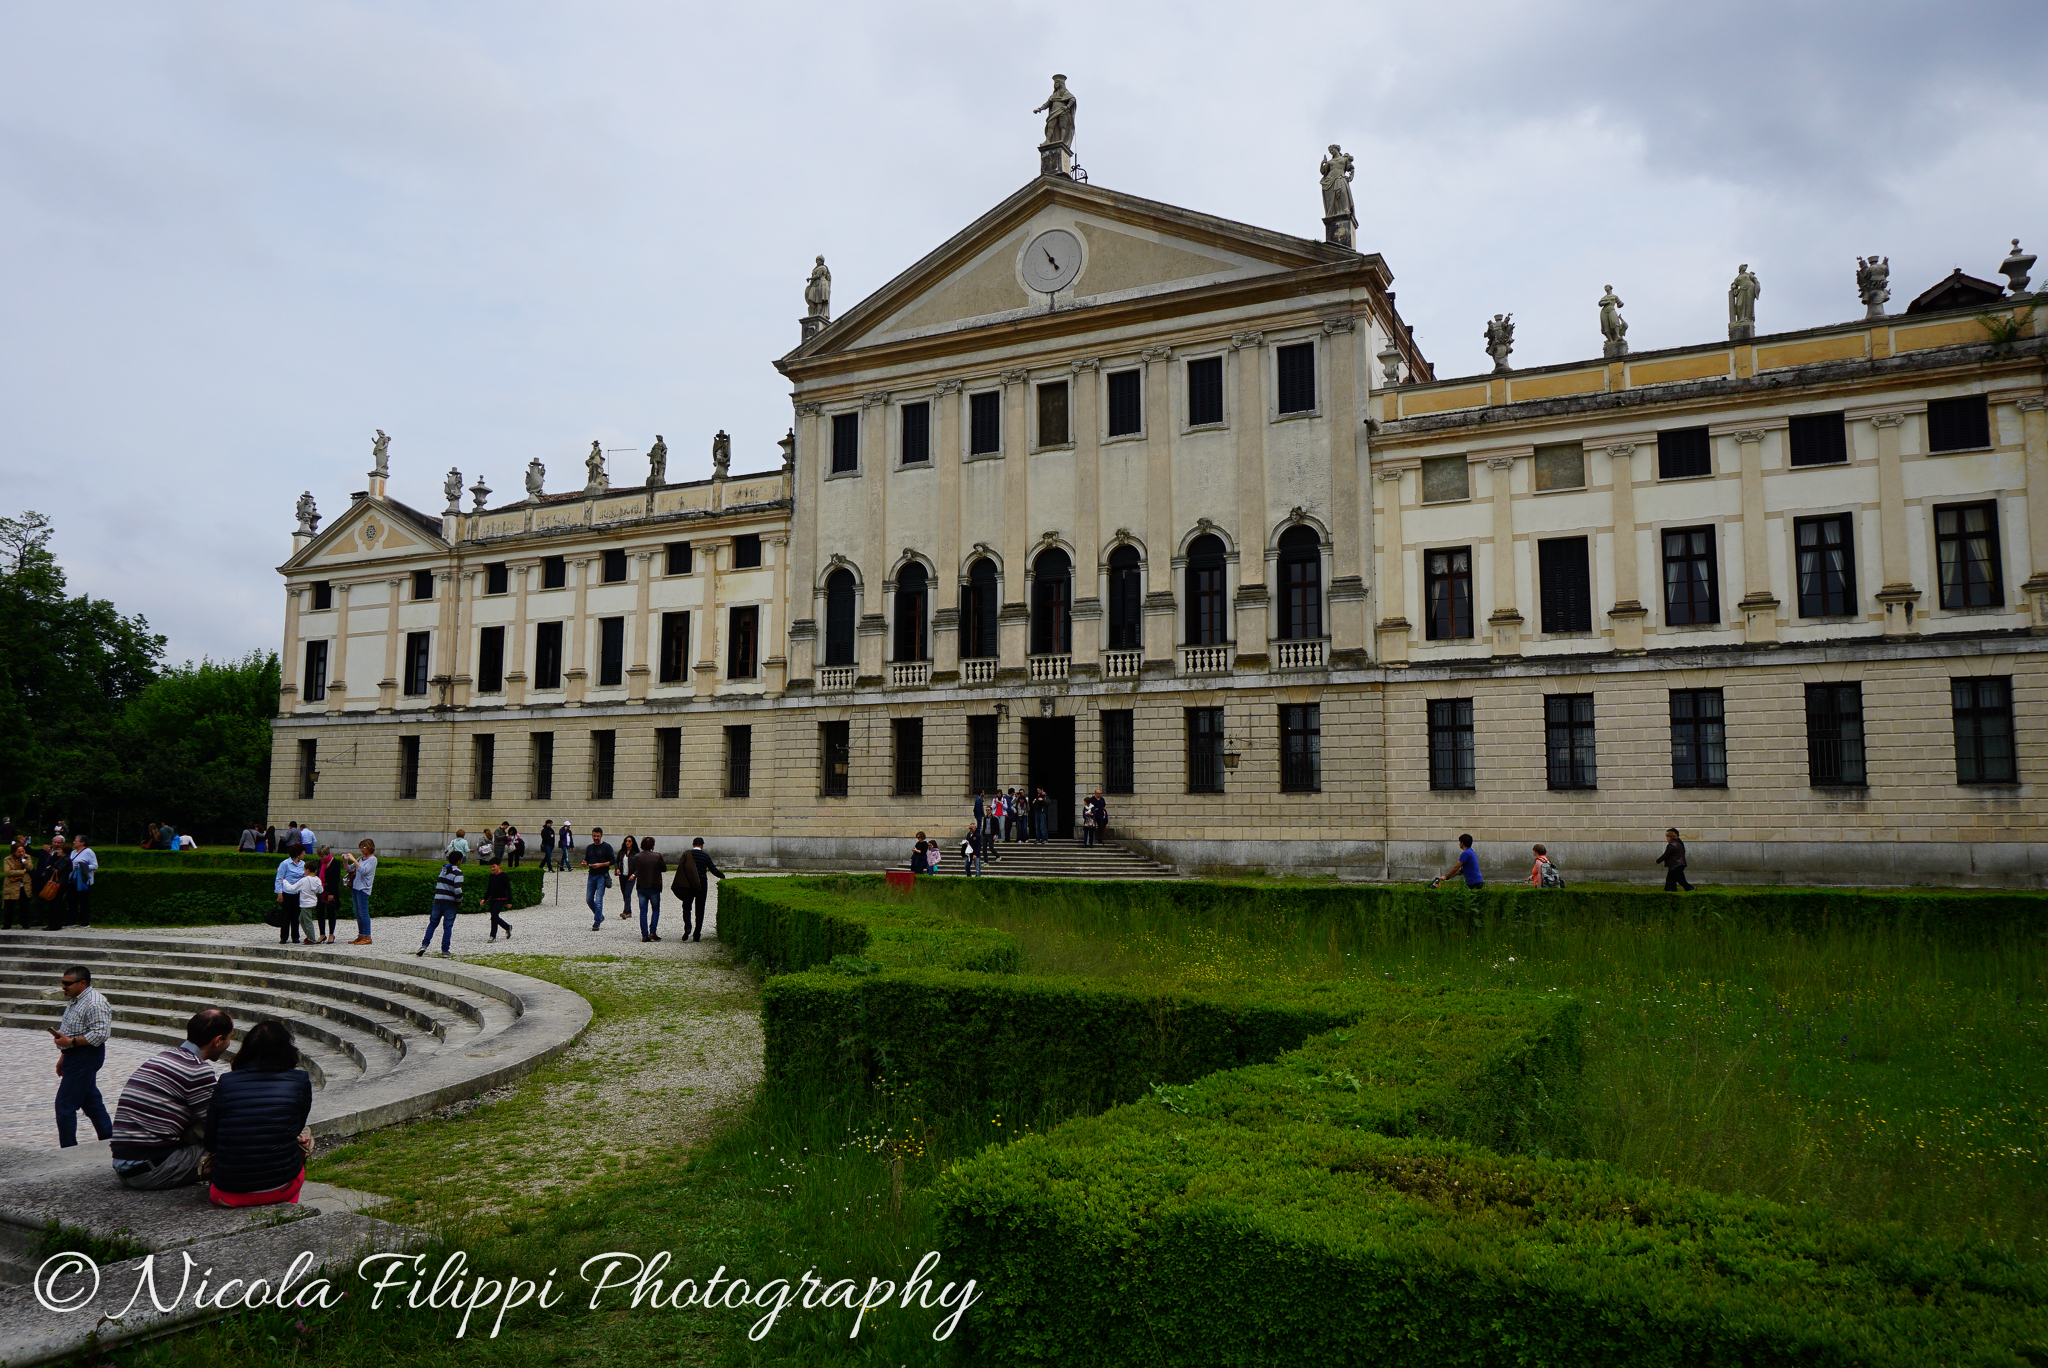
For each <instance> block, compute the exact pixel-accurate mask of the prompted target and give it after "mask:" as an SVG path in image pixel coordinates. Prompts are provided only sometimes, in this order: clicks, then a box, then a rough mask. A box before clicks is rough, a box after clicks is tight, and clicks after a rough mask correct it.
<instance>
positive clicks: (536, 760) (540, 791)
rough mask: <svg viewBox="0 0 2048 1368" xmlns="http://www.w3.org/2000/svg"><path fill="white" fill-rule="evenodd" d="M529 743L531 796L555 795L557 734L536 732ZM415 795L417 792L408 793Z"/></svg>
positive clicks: (415, 777) (416, 758)
mask: <svg viewBox="0 0 2048 1368" xmlns="http://www.w3.org/2000/svg"><path fill="white" fill-rule="evenodd" d="M412 740H413V757H412V758H413V776H412V777H413V787H414V788H415V789H417V788H418V787H419V777H420V776H419V738H418V737H416V736H415V737H413V738H412ZM527 744H528V745H529V746H531V747H532V748H533V759H532V771H531V774H530V776H529V779H528V782H529V783H530V784H531V786H532V791H531V794H530V796H531V797H533V798H534V799H536V800H539V799H547V798H553V797H554V796H555V734H554V733H553V732H534V733H532V734H531V735H530V736H528V737H527ZM406 796H407V797H415V796H417V794H416V793H415V794H408V795H406Z"/></svg>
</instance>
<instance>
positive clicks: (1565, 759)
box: [1543, 694, 1599, 789]
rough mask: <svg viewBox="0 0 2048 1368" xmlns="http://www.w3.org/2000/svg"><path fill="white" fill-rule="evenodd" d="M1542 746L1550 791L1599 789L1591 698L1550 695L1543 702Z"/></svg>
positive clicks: (1578, 695) (1580, 695)
mask: <svg viewBox="0 0 2048 1368" xmlns="http://www.w3.org/2000/svg"><path fill="white" fill-rule="evenodd" d="M1543 744H1544V752H1545V756H1546V758H1547V761H1548V768H1549V777H1550V787H1552V788H1554V789H1589V788H1597V787H1599V779H1598V773H1597V771H1596V769H1595V767H1594V763H1593V695H1591V694H1553V695H1551V696H1550V697H1548V698H1546V699H1544V700H1543Z"/></svg>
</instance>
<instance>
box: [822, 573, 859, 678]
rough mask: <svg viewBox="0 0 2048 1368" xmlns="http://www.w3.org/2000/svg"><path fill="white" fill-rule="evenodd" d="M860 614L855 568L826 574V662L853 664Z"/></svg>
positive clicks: (829, 663) (831, 663) (828, 663)
mask: <svg viewBox="0 0 2048 1368" xmlns="http://www.w3.org/2000/svg"><path fill="white" fill-rule="evenodd" d="M858 614H859V595H858V593H857V591H856V590H855V589H854V584H853V572H852V571H851V570H847V569H844V568H841V569H838V570H834V571H833V572H832V573H831V574H829V575H827V576H826V577H825V663H826V664H827V665H851V664H853V656H854V640H853V629H854V626H855V621H856V618H857V617H858Z"/></svg>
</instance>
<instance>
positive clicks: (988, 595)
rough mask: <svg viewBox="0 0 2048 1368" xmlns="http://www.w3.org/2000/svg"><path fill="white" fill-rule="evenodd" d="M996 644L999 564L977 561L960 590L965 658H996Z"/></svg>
mask: <svg viewBox="0 0 2048 1368" xmlns="http://www.w3.org/2000/svg"><path fill="white" fill-rule="evenodd" d="M996 642H997V637H996V567H995V562H994V561H991V560H986V559H983V560H977V561H975V562H974V564H973V565H972V566H970V567H969V568H968V571H967V583H965V584H963V585H961V586H960V655H961V658H962V659H965V660H987V659H989V658H991V657H993V656H994V655H995V654H996Z"/></svg>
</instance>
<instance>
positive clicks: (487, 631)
mask: <svg viewBox="0 0 2048 1368" xmlns="http://www.w3.org/2000/svg"><path fill="white" fill-rule="evenodd" d="M504 689H505V629H504V628H503V627H486V628H484V629H483V631H482V632H480V633H479V634H478V636H477V644H476V691H477V692H478V693H487V694H494V693H503V692H504Z"/></svg>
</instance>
